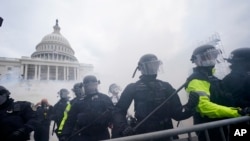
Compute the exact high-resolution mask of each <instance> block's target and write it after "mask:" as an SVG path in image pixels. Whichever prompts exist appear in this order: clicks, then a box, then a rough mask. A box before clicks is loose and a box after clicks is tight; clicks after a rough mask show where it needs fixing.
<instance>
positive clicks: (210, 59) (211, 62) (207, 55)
mask: <svg viewBox="0 0 250 141" xmlns="http://www.w3.org/2000/svg"><path fill="white" fill-rule="evenodd" d="M220 53H221V52H220V50H218V49H216V48H215V47H214V46H213V45H202V46H199V47H197V48H196V49H195V50H194V51H193V54H192V57H191V61H192V63H195V64H196V65H197V66H201V67H214V66H215V64H216V59H217V57H218V55H219V54H220Z"/></svg>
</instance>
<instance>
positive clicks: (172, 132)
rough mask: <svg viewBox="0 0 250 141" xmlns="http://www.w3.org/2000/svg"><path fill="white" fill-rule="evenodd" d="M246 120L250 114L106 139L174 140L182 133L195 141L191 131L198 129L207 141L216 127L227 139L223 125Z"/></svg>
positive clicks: (130, 140)
mask: <svg viewBox="0 0 250 141" xmlns="http://www.w3.org/2000/svg"><path fill="white" fill-rule="evenodd" d="M246 121H250V117H249V116H243V117H238V118H230V119H225V120H219V121H214V122H208V123H203V124H197V125H193V126H190V127H181V128H174V129H169V130H163V131H158V132H151V133H146V134H139V135H134V136H127V137H121V138H115V139H109V140H105V141H145V140H153V139H161V138H164V137H170V140H172V141H173V140H174V139H173V136H175V135H182V134H187V135H188V138H187V140H188V141H194V140H193V137H191V133H193V132H196V131H205V134H206V137H207V141H210V139H209V137H208V132H207V131H208V129H211V128H215V127H219V128H220V130H221V134H222V137H223V139H222V141H226V137H225V135H224V132H223V131H222V130H223V129H222V126H226V125H230V124H235V123H241V122H246ZM177 140H178V139H177ZM196 140H197V139H196Z"/></svg>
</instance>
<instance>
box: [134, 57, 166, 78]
mask: <svg viewBox="0 0 250 141" xmlns="http://www.w3.org/2000/svg"><path fill="white" fill-rule="evenodd" d="M161 65H162V62H161V61H160V60H153V61H148V62H143V63H140V65H139V70H140V71H141V73H142V74H144V75H155V74H157V73H158V72H159V70H160V67H161Z"/></svg>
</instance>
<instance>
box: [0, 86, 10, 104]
mask: <svg viewBox="0 0 250 141" xmlns="http://www.w3.org/2000/svg"><path fill="white" fill-rule="evenodd" d="M9 95H10V92H9V90H7V89H6V88H5V87H3V86H0V105H2V104H3V103H5V102H6V101H7V99H8V98H9Z"/></svg>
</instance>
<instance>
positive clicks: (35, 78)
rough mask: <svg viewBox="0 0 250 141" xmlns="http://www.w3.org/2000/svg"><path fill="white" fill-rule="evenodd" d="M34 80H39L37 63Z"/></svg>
mask: <svg viewBox="0 0 250 141" xmlns="http://www.w3.org/2000/svg"><path fill="white" fill-rule="evenodd" d="M34 80H37V65H35V76H34Z"/></svg>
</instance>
